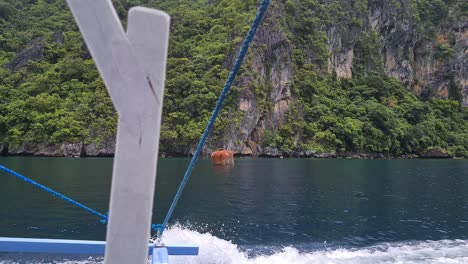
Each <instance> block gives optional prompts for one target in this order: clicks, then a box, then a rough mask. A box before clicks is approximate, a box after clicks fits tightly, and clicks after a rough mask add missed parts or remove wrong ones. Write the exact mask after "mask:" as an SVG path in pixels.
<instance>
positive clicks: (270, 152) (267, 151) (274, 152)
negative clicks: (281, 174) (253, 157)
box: [261, 147, 280, 157]
mask: <svg viewBox="0 0 468 264" xmlns="http://www.w3.org/2000/svg"><path fill="white" fill-rule="evenodd" d="M261 156H267V157H279V156H280V153H279V151H278V149H277V148H271V147H265V148H263V153H262V155H261Z"/></svg>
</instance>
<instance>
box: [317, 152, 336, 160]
mask: <svg viewBox="0 0 468 264" xmlns="http://www.w3.org/2000/svg"><path fill="white" fill-rule="evenodd" d="M314 158H322V159H330V158H336V154H335V153H331V152H323V153H316V154H315V155H314Z"/></svg>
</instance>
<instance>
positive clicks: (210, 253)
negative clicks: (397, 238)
mask: <svg viewBox="0 0 468 264" xmlns="http://www.w3.org/2000/svg"><path fill="white" fill-rule="evenodd" d="M164 236H165V237H164V241H165V242H166V243H168V244H170V243H177V244H179V243H187V244H197V245H199V246H200V251H199V256H197V257H175V256H174V257H171V258H170V263H176V264H179V263H187V264H198V263H200V264H201V263H204V264H231V263H232V264H234V263H235V264H280V263H281V264H283V263H297V264H309V263H314V264H315V263H327V264H335V263H336V264H341V263H347V264H348V263H350V264H353V263H359V264H367V263H369V264H374V263H381V264H390V263H393V264H397V263H402V264H403V263H405V264H413V263H431V264H432V263H441V264H442V263H443V264H450V263H457V264H458V263H468V240H440V241H423V242H411V243H387V244H379V245H376V246H372V247H367V248H357V249H336V250H320V251H311V252H309V253H304V252H299V250H297V249H296V248H294V247H292V246H291V247H284V248H283V249H281V250H279V251H278V252H276V253H274V254H272V255H260V256H255V257H250V258H249V257H248V255H247V253H245V252H242V251H241V250H239V248H238V247H237V245H235V244H233V243H231V242H230V241H226V240H222V239H220V238H217V237H215V236H212V235H211V234H209V233H203V234H202V233H198V232H195V231H192V230H189V229H185V228H182V227H180V226H176V227H173V228H171V229H169V230H167V231H166V233H165V235H164Z"/></svg>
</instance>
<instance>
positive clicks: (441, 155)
mask: <svg viewBox="0 0 468 264" xmlns="http://www.w3.org/2000/svg"><path fill="white" fill-rule="evenodd" d="M420 157H421V158H424V159H449V158H452V156H450V154H448V153H447V151H446V150H444V149H440V148H434V149H430V150H427V151H425V152H423V153H421V155H420Z"/></svg>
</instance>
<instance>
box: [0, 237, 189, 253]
mask: <svg viewBox="0 0 468 264" xmlns="http://www.w3.org/2000/svg"><path fill="white" fill-rule="evenodd" d="M105 247H106V242H105V241H91V240H65V239H39V238H13V237H0V252H10V253H14V252H16V253H50V254H73V255H75V254H76V255H90V256H91V255H92V256H101V255H104V251H105ZM153 248H154V247H153V244H148V245H147V255H146V256H148V255H150V254H152V253H153ZM166 248H167V252H168V254H169V255H178V256H181V255H185V256H195V255H198V246H195V245H179V244H177V245H167V246H166Z"/></svg>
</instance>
